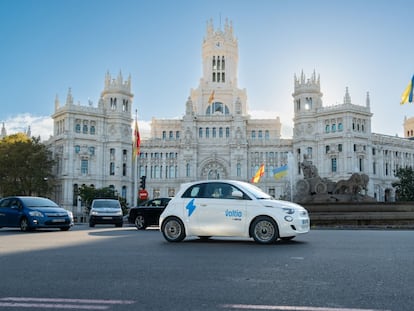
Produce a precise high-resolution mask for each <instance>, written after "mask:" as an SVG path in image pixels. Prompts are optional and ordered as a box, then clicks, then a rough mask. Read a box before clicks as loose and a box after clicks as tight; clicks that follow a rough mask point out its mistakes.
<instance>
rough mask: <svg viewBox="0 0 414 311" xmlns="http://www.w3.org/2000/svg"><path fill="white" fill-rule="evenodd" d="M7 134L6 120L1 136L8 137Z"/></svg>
mask: <svg viewBox="0 0 414 311" xmlns="http://www.w3.org/2000/svg"><path fill="white" fill-rule="evenodd" d="M6 136H7V131H6V127H5V126H4V122H3V126H2V128H1V135H0V137H2V138H3V137H6Z"/></svg>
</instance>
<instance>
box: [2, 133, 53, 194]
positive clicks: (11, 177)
mask: <svg viewBox="0 0 414 311" xmlns="http://www.w3.org/2000/svg"><path fill="white" fill-rule="evenodd" d="M53 165H54V161H53V159H52V156H51V152H50V151H49V150H48V149H47V147H46V146H45V145H44V144H42V143H40V138H35V137H33V138H32V139H30V138H28V137H27V136H26V135H25V134H22V133H18V134H14V135H9V136H6V137H4V138H3V139H2V140H0V195H1V196H8V195H38V196H46V197H47V196H49V195H50V194H51V193H52V192H53V185H54V176H53V174H52V170H53Z"/></svg>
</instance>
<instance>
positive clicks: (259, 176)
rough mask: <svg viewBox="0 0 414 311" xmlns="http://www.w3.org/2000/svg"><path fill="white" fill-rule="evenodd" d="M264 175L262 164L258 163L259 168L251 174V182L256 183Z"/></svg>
mask: <svg viewBox="0 0 414 311" xmlns="http://www.w3.org/2000/svg"><path fill="white" fill-rule="evenodd" d="M263 175H264V164H262V165H260V167H259V169H258V170H257V172H256V174H255V175H254V176H253V178H252V180H251V182H252V183H254V184H255V183H258V182H259V180H260V178H261V177H262V176H263Z"/></svg>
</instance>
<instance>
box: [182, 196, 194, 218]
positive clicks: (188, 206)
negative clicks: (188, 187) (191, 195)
mask: <svg viewBox="0 0 414 311" xmlns="http://www.w3.org/2000/svg"><path fill="white" fill-rule="evenodd" d="M185 209H186V210H188V217H190V216H191V214H192V213H193V212H194V211H195V209H196V206H195V205H194V199H192V200H191V201H190V202H188V204H187V206H186V207H185Z"/></svg>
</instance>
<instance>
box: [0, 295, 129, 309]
mask: <svg viewBox="0 0 414 311" xmlns="http://www.w3.org/2000/svg"><path fill="white" fill-rule="evenodd" d="M133 303H135V301H133V300H102V299H66V298H34V297H4V298H0V307H9V308H10V307H11V308H42V309H78V310H107V309H109V307H110V306H111V305H122V304H133Z"/></svg>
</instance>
